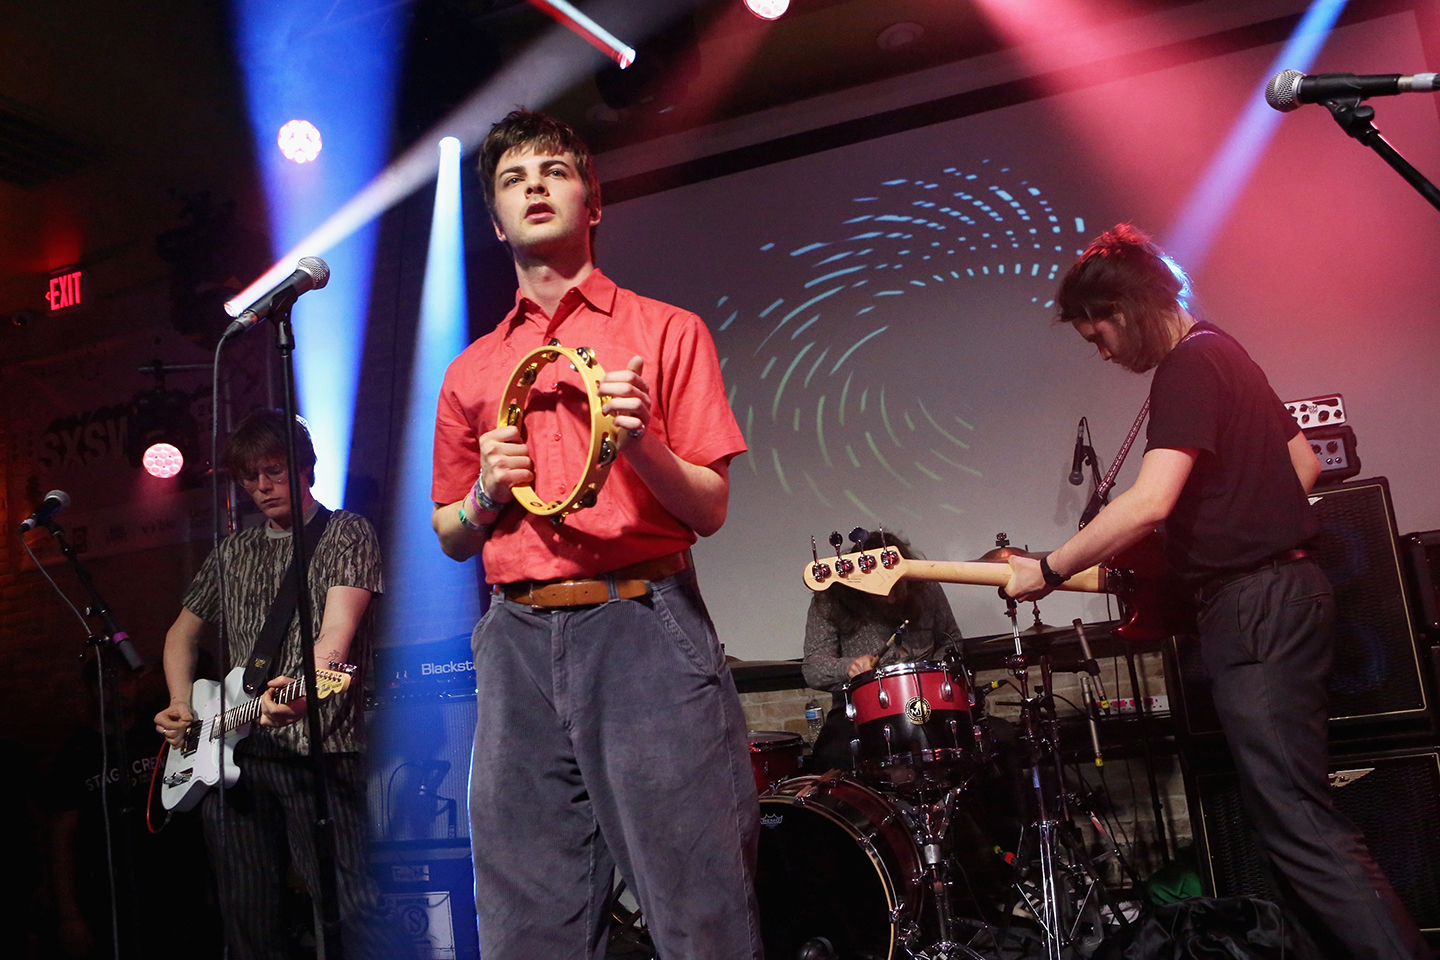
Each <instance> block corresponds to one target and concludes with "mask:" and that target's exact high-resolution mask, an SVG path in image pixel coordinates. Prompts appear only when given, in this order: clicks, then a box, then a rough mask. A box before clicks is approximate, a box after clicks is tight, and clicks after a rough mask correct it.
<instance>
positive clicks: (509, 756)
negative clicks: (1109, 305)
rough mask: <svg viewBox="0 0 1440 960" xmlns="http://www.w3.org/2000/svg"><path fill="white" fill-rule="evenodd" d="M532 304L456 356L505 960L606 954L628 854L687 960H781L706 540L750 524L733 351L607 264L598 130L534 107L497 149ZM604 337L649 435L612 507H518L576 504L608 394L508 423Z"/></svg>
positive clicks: (439, 448)
mask: <svg viewBox="0 0 1440 960" xmlns="http://www.w3.org/2000/svg"><path fill="white" fill-rule="evenodd" d="M480 178H481V181H482V183H483V184H484V187H485V191H486V200H487V203H488V204H489V209H490V214H491V218H492V220H493V222H494V226H495V233H496V236H498V237H499V238H500V239H501V240H502V241H504V242H505V243H507V244H508V245H509V246H510V250H511V254H512V256H513V258H514V261H515V273H516V276H517V277H518V280H519V290H518V292H517V294H516V301H515V308H514V309H513V310H512V311H511V312H510V313H509V314H508V315H507V316H506V317H505V318H504V319H503V320H502V321H501V322H500V324H499V326H498V327H496V329H495V330H494V331H492V332H491V333H489V334H487V335H486V336H484V337H482V338H480V339H479V340H477V341H476V342H475V343H473V344H471V345H470V346H469V347H468V348H467V349H466V350H465V351H464V352H463V353H461V354H460V356H459V357H458V358H456V360H455V361H454V362H453V363H452V364H451V365H450V368H449V370H448V371H447V372H446V375H445V383H444V386H443V387H442V388H441V392H440V401H439V407H438V411H437V414H436V423H435V464H434V467H435V470H434V482H433V488H432V498H433V500H434V502H435V511H434V526H435V532H436V534H437V535H438V536H439V538H440V545H441V549H443V550H444V551H445V553H446V555H448V556H450V557H452V558H454V559H456V560H464V559H467V558H469V557H471V556H473V555H474V554H476V553H477V552H478V553H481V554H482V558H483V561H484V566H485V571H486V578H487V580H488V582H489V583H490V584H491V585H492V588H493V594H492V603H491V606H490V609H489V611H488V612H487V613H486V615H485V617H484V618H483V619H482V620H481V621H480V623H479V625H478V626H477V627H476V628H475V635H474V638H473V641H472V642H473V646H474V653H475V666H476V684H477V694H478V704H479V717H478V721H477V727H476V737H475V754H474V760H473V766H472V768H471V776H470V785H471V789H470V818H471V838H472V846H473V849H474V854H475V887H476V904H477V909H478V912H479V918H480V941H481V944H482V949H483V950H484V952H485V956H486V957H487V958H488V960H513V958H545V960H551V958H556V960H563V958H576V960H579V958H584V957H592V956H593V957H600V956H603V955H604V953H605V933H606V927H607V923H608V912H607V909H606V906H607V902H608V900H609V898H610V894H611V885H612V878H613V874H614V870H615V867H616V866H617V865H618V867H619V870H620V873H621V875H622V876H623V877H624V879H625V880H626V882H627V883H628V884H629V886H630V888H631V889H632V890H633V891H634V892H635V895H636V897H637V899H638V900H639V903H640V907H641V909H642V911H643V912H644V914H645V918H646V921H647V923H648V925H649V929H650V933H651V935H652V937H653V938H654V940H655V944H656V947H657V949H658V951H659V953H660V954H661V955H662V956H667V957H686V958H704V957H716V958H720V957H727V958H740V957H751V956H759V955H760V953H761V948H760V934H759V923H758V915H757V910H756V905H755V898H754V893H753V887H752V873H753V866H754V861H755V844H756V839H757V834H758V828H759V805H758V803H757V801H756V798H755V789H754V784H753V780H752V778H751V773H750V770H749V755H748V746H747V741H746V734H745V719H744V714H743V713H742V712H741V709H740V703H739V698H738V697H737V696H736V693H735V685H734V681H733V680H732V678H731V676H730V672H729V669H728V668H727V667H726V665H725V656H724V652H723V650H722V649H721V646H720V643H719V641H718V639H717V638H716V635H715V630H714V627H713V626H712V624H711V622H710V618H709V615H708V613H707V612H706V610H705V605H704V602H703V600H702V599H701V597H700V593H699V590H698V588H697V586H696V582H695V573H694V569H693V567H692V565H691V563H690V553H689V547H690V545H691V544H692V543H694V542H695V540H696V538H697V535H700V536H708V535H710V534H712V533H714V532H715V531H716V530H718V529H719V528H720V526H721V524H722V523H724V521H725V514H726V509H727V506H728V500H729V464H730V460H731V459H732V458H733V457H735V456H736V455H737V454H740V453H743V452H744V450H745V443H744V439H743V437H742V435H741V433H740V430H739V428H738V426H737V425H736V423H735V418H734V416H733V415H732V414H731V412H730V407H729V404H728V403H727V402H726V398H725V393H724V385H723V382H722V380H721V377H720V365H719V361H718V359H717V357H716V354H715V346H714V343H713V341H712V340H711V338H710V334H709V331H708V330H706V328H705V325H704V324H703V323H702V322H701V321H700V319H699V318H698V317H696V316H695V315H694V314H692V313H689V312H686V311H684V310H680V309H678V308H676V307H672V306H669V305H667V304H663V303H659V302H657V301H654V300H648V299H645V298H643V297H640V296H637V295H636V294H634V293H632V292H630V291H628V290H624V289H621V288H619V287H617V286H616V285H615V283H614V282H613V281H611V280H610V279H609V278H608V277H606V276H605V275H604V274H602V273H601V272H600V271H599V270H597V269H595V265H594V259H593V254H592V249H593V248H592V243H593V236H594V230H595V227H596V226H597V225H598V224H599V222H600V192H599V183H598V179H597V178H596V176H595V173H594V170H593V166H592V163H591V157H590V153H589V150H588V149H587V148H586V146H585V144H584V143H583V142H582V141H581V140H580V139H579V137H578V136H577V135H576V134H575V132H574V131H573V130H571V129H570V128H569V127H567V126H566V125H564V124H562V123H559V122H558V121H556V120H553V119H551V118H549V117H546V116H543V115H541V114H536V113H529V112H525V111H516V112H514V113H511V114H510V115H509V116H507V117H506V118H505V119H504V120H502V121H500V122H499V123H497V124H496V125H495V126H494V127H493V128H492V129H491V131H490V133H489V135H488V136H487V137H486V139H485V143H484V145H483V146H482V148H481V159H480ZM551 342H558V343H559V344H561V345H563V346H566V347H576V348H578V347H589V348H590V349H591V350H593V351H594V354H595V357H596V360H597V362H598V363H599V364H600V366H601V367H603V368H604V369H605V370H607V371H609V373H607V374H606V375H605V377H604V378H603V380H602V381H601V384H600V393H601V394H602V395H604V396H605V397H607V398H608V399H607V400H606V402H605V411H606V412H607V413H610V414H612V415H614V416H615V418H616V423H617V425H618V426H619V427H621V428H622V429H625V430H628V431H629V433H630V438H629V440H628V441H627V442H626V443H625V445H624V446H623V447H622V449H621V452H620V455H619V458H618V459H617V461H616V462H615V464H614V466H613V467H612V468H611V470H610V474H609V477H608V480H607V481H606V484H605V486H604V488H603V489H602V490H601V492H600V496H599V498H598V502H597V503H596V504H595V505H594V506H593V507H591V508H589V509H585V510H580V511H578V512H576V513H574V514H571V515H570V516H569V517H567V518H566V519H565V521H564V523H561V524H552V523H551V522H550V521H549V520H548V519H547V518H545V517H540V516H536V515H534V514H531V513H529V512H527V511H526V510H524V509H523V508H522V507H521V506H519V505H518V504H515V503H514V502H513V501H514V497H513V494H512V492H511V489H512V487H514V486H517V485H531V486H533V487H534V489H535V492H536V494H537V496H539V497H540V499H541V500H544V501H547V502H548V501H555V500H560V499H563V498H564V497H565V496H566V494H567V493H568V492H569V489H570V486H571V485H572V484H573V483H574V482H575V480H576V478H578V477H579V476H580V475H581V473H582V472H583V471H584V469H585V465H586V462H587V459H588V450H589V442H590V414H589V405H588V400H587V397H586V393H585V390H584V387H583V384H581V382H580V381H579V378H578V376H577V375H576V374H575V373H573V372H572V371H571V370H570V369H569V365H568V364H566V363H564V362H556V363H552V364H550V365H548V366H546V367H544V368H543V369H542V370H541V371H540V375H539V377H538V378H537V380H536V382H535V383H534V384H533V386H532V387H531V389H530V392H529V394H528V397H527V401H526V410H525V418H524V431H523V433H522V431H521V429H520V428H518V427H514V426H506V427H500V428H496V427H495V424H496V422H497V415H498V412H499V404H500V399H501V396H502V394H503V393H504V390H505V386H506V382H507V380H508V377H509V375H510V373H511V371H512V370H513V369H514V367H515V365H516V363H517V362H518V361H519V359H520V358H521V357H522V356H523V355H524V354H526V353H528V352H529V351H530V350H532V349H534V348H536V347H539V346H542V345H544V344H547V343H551Z"/></svg>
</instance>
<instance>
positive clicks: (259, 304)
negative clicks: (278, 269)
mask: <svg viewBox="0 0 1440 960" xmlns="http://www.w3.org/2000/svg"><path fill="white" fill-rule="evenodd" d="M329 282H330V267H329V266H328V265H327V264H326V263H325V261H324V260H321V259H320V258H319V257H301V258H300V262H299V263H297V264H296V265H295V272H294V273H292V274H290V276H288V277H286V278H285V282H284V283H281V284H280V285H279V286H278V287H275V288H274V289H272V290H271V291H270V292H269V293H267V294H265V296H263V297H261V298H260V299H259V300H256V301H255V302H254V303H252V304H250V306H248V307H246V308H245V309H244V310H243V311H241V313H240V315H239V316H238V317H236V318H235V320H234V321H233V322H232V323H231V324H230V326H228V327H226V328H225V335H224V336H222V337H221V338H220V339H221V340H229V339H230V338H231V337H235V336H239V335H240V334H242V333H244V332H245V331H246V330H249V329H250V328H251V327H253V326H255V324H257V323H259V322H260V321H261V320H264V319H265V318H266V317H268V316H270V314H272V313H274V312H275V311H276V310H283V309H285V308H286V307H288V306H290V304H292V303H294V302H295V301H296V300H297V299H298V298H299V297H300V295H301V294H302V293H308V292H309V291H311V290H319V289H320V288H321V287H323V286H325V284H327V283H329Z"/></svg>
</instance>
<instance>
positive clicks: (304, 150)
mask: <svg viewBox="0 0 1440 960" xmlns="http://www.w3.org/2000/svg"><path fill="white" fill-rule="evenodd" d="M276 142H277V143H279V144H280V152H281V153H283V154H284V155H285V159H286V160H294V161H295V162H296V163H309V162H310V161H311V160H314V159H315V158H316V157H318V156H320V147H321V146H323V144H322V143H321V140H320V131H319V130H317V129H315V125H314V124H313V123H311V122H310V121H309V120H291V121H290V122H289V123H287V124H285V126H283V127H281V128H280V136H279V137H278V138H277V140H276Z"/></svg>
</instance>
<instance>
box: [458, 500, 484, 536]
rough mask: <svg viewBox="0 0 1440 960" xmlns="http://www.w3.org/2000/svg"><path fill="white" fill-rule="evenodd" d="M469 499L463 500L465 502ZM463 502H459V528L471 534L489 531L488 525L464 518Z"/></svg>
mask: <svg viewBox="0 0 1440 960" xmlns="http://www.w3.org/2000/svg"><path fill="white" fill-rule="evenodd" d="M469 499H470V498H469V497H466V498H465V500H469ZM465 500H461V501H460V526H462V527H464V528H465V529H466V530H469V531H471V532H472V533H481V532H483V531H485V530H488V529H490V525H489V524H486V523H476V522H475V521H474V520H471V519H470V518H469V517H467V516H465Z"/></svg>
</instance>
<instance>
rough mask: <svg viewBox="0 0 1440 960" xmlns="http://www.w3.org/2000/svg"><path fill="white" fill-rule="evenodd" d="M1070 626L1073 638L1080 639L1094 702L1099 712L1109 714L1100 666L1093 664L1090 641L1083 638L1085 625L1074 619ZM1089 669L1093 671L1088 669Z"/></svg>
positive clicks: (1108, 702)
mask: <svg viewBox="0 0 1440 960" xmlns="http://www.w3.org/2000/svg"><path fill="white" fill-rule="evenodd" d="M1070 625H1071V626H1072V627H1074V628H1075V636H1077V637H1079V638H1080V651H1081V652H1082V653H1084V654H1085V663H1086V668H1085V671H1086V673H1088V674H1090V678H1091V682H1092V683H1093V684H1094V685H1095V693H1096V697H1095V700H1096V702H1097V703H1099V705H1100V709H1101V710H1104V711H1105V712H1106V713H1109V712H1110V698H1109V697H1107V696H1105V681H1104V680H1102V679H1101V678H1100V665H1099V664H1098V663H1096V662H1095V655H1094V654H1093V653H1091V652H1090V639H1089V638H1088V637H1086V636H1085V624H1084V622H1082V621H1081V619H1080V618H1079V617H1076V618H1075V619H1074V621H1072V622H1071V624H1070ZM1091 667H1094V669H1093V670H1092V669H1090V668H1091Z"/></svg>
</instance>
